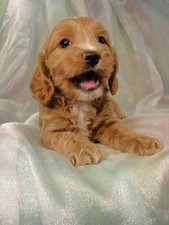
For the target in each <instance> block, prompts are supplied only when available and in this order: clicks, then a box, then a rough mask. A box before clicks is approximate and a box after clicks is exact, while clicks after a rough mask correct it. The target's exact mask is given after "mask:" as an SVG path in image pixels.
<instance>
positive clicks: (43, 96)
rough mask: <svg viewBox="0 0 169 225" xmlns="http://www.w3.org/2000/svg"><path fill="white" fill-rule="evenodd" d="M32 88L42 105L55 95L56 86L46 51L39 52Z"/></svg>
mask: <svg viewBox="0 0 169 225" xmlns="http://www.w3.org/2000/svg"><path fill="white" fill-rule="evenodd" d="M30 90H31V92H32V94H33V96H34V97H35V99H36V100H38V101H39V102H40V103H41V104H42V105H47V104H48V103H49V102H50V100H51V98H52V96H53V95H54V91H55V87H54V84H53V81H52V80H51V78H50V71H49V69H48V67H47V65H46V56H45V52H44V51H42V52H41V53H40V54H39V61H38V66H37V68H36V71H35V72H34V74H33V77H32V80H31V84H30Z"/></svg>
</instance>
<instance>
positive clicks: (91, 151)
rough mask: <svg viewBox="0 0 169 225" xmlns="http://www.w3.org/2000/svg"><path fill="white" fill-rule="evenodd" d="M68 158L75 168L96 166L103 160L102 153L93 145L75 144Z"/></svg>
mask: <svg viewBox="0 0 169 225" xmlns="http://www.w3.org/2000/svg"><path fill="white" fill-rule="evenodd" d="M68 158H69V159H70V161H71V162H72V164H73V165H75V166H80V165H85V164H96V163H98V162H99V161H101V160H103V159H104V158H105V156H104V153H103V152H102V151H101V150H100V149H99V148H98V147H97V146H96V145H95V144H93V143H88V144H85V145H81V144H79V145H78V144H77V145H76V146H75V148H74V149H72V150H71V152H70V153H69V156H68Z"/></svg>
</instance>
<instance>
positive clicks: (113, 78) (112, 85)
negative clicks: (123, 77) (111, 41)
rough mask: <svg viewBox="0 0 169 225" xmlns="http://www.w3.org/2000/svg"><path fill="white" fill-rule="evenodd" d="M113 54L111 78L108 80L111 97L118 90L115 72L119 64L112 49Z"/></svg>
mask: <svg viewBox="0 0 169 225" xmlns="http://www.w3.org/2000/svg"><path fill="white" fill-rule="evenodd" d="M112 51H113V54H114V65H113V71H112V73H111V76H110V78H109V80H108V85H109V90H110V92H111V94H112V95H115V94H116V92H117V90H118V86H119V85H118V79H117V72H118V69H119V63H118V56H117V53H116V51H115V50H114V49H112Z"/></svg>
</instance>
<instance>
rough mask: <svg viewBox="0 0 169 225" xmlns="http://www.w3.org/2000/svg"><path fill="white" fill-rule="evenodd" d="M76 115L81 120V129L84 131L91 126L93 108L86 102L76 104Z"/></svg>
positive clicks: (74, 107)
mask: <svg viewBox="0 0 169 225" xmlns="http://www.w3.org/2000/svg"><path fill="white" fill-rule="evenodd" d="M73 111H74V113H75V115H76V116H77V117H78V118H79V123H80V126H81V129H82V130H83V129H84V128H86V126H87V125H88V124H89V118H90V115H91V113H92V111H93V110H92V107H91V106H90V105H89V104H88V103H85V102H78V103H75V104H74V106H73Z"/></svg>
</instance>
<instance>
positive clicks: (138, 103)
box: [0, 0, 169, 225]
mask: <svg viewBox="0 0 169 225" xmlns="http://www.w3.org/2000/svg"><path fill="white" fill-rule="evenodd" d="M72 16H90V17H93V18H96V19H98V20H99V21H100V22H101V23H102V24H103V25H104V26H105V27H106V28H107V29H108V31H109V33H110V35H111V38H112V43H113V46H114V47H115V48H116V50H117V52H118V56H119V62H120V70H119V73H118V79H119V84H120V87H119V90H118V93H117V95H116V96H115V99H116V100H117V102H118V103H119V105H120V106H121V108H122V109H123V111H124V112H125V113H126V114H127V115H128V118H127V119H125V120H124V123H125V124H127V125H128V126H130V127H132V128H133V129H135V130H136V131H138V132H140V133H144V134H147V135H150V136H154V137H156V138H158V139H160V140H161V141H162V142H163V143H164V149H163V151H161V152H159V153H158V154H156V155H153V156H149V157H147V156H143V157H139V156H136V155H134V154H129V153H121V152H118V151H116V150H114V149H110V148H108V147H106V146H103V145H99V146H100V147H101V148H102V149H103V151H104V152H105V154H106V159H105V160H104V161H102V162H100V163H98V164H97V165H86V166H80V167H74V166H73V165H72V164H71V163H70V162H69V161H68V160H67V159H66V158H65V157H64V156H62V155H61V154H59V153H57V152H54V151H51V150H48V149H46V148H45V147H43V146H42V145H41V142H40V138H39V134H40V128H39V125H38V103H37V102H36V101H35V100H34V99H33V98H32V96H31V93H30V91H29V83H30V80H31V77H32V74H33V72H34V70H35V68H36V65H37V55H38V52H39V51H40V49H41V47H42V45H43V43H44V41H45V39H46V38H47V36H48V34H49V32H50V31H51V30H52V28H53V27H54V26H55V25H56V24H57V23H58V22H59V21H60V20H62V19H63V18H66V17H72ZM168 24H169V1H168V0H162V1H159V0H142V1H139V0H79V1H76V0H69V1H66V0H65V1H64V0H62V1H59V0H36V1H34V0H9V1H7V0H1V1H0V124H1V125H0V224H2V225H10V224H14V225H23V224H24V225H27V224H29V225H31V224H32V225H41V224H44V225H49V224H50V225H54V224H55V225H168V224H169V63H168V59H169V50H168V46H169V38H168V37H169V26H168Z"/></svg>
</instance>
